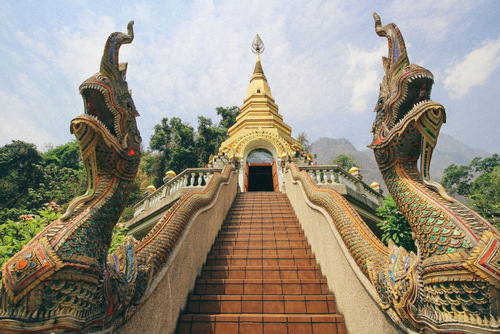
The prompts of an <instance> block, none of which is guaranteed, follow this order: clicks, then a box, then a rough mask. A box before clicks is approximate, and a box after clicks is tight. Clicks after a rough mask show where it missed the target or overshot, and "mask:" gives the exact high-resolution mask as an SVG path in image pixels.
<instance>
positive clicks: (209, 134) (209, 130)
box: [195, 116, 227, 166]
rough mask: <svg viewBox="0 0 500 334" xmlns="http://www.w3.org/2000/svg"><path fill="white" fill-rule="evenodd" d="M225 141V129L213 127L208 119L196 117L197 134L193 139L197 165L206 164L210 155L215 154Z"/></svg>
mask: <svg viewBox="0 0 500 334" xmlns="http://www.w3.org/2000/svg"><path fill="white" fill-rule="evenodd" d="M226 139H227V129H225V128H223V127H220V126H214V125H213V123H212V120H211V119H210V118H205V117H203V116H198V133H197V136H196V139H195V147H196V153H197V154H196V155H197V156H198V165H199V166H203V165H205V164H206V163H208V160H209V158H210V155H212V154H215V153H217V151H218V150H219V147H220V145H221V144H222V142H223V141H224V140H226Z"/></svg>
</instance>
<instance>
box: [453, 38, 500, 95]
mask: <svg viewBox="0 0 500 334" xmlns="http://www.w3.org/2000/svg"><path fill="white" fill-rule="evenodd" d="M499 64H500V38H499V39H497V40H495V41H488V42H485V43H484V44H483V45H482V46H481V47H480V48H478V49H476V50H473V51H472V52H470V53H469V54H468V55H466V56H465V57H464V58H463V59H462V60H461V61H460V62H457V63H454V64H452V65H451V66H450V67H449V68H448V69H446V71H445V73H446V78H445V79H444V87H445V88H446V89H448V94H449V96H450V98H452V99H459V98H462V97H463V96H465V95H466V94H467V93H468V92H469V90H470V89H471V88H472V87H474V86H479V85H482V84H484V83H485V82H486V80H488V78H489V77H490V75H491V74H492V73H493V72H494V71H495V70H496V68H497V67H498V65H499Z"/></svg>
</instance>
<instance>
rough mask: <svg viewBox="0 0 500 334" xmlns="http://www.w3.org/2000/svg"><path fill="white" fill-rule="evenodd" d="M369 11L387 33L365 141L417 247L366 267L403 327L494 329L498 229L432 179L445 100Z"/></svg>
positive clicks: (499, 282) (395, 32) (394, 31)
mask: <svg viewBox="0 0 500 334" xmlns="http://www.w3.org/2000/svg"><path fill="white" fill-rule="evenodd" d="M373 17H374V19H375V30H376V33H377V34H378V35H379V36H383V37H386V38H387V39H388V45H389V56H388V57H384V58H383V66H384V70H385V76H384V78H383V81H382V83H381V85H380V95H379V100H378V103H377V105H376V107H375V112H376V119H375V122H374V124H373V128H372V132H373V142H372V143H371V145H370V146H369V147H370V148H372V149H373V150H374V154H375V159H376V161H377V164H378V166H379V169H380V171H381V172H382V175H383V178H384V181H385V183H386V185H387V188H388V190H389V192H390V194H391V195H392V197H393V198H394V201H395V202H396V204H397V206H398V207H399V210H400V211H401V212H402V213H403V214H404V216H405V217H406V219H407V221H408V223H409V224H410V226H411V229H412V232H413V236H414V239H415V243H416V246H417V249H418V254H417V255H415V254H413V253H412V254H408V253H407V252H406V251H404V250H403V249H401V248H399V249H398V248H397V247H392V248H393V249H395V251H393V252H392V254H391V255H390V260H389V262H388V263H387V266H386V268H385V269H382V268H379V269H377V268H376V267H372V269H371V271H370V278H371V280H372V283H374V285H375V287H376V288H377V292H378V293H379V296H380V304H381V305H382V307H383V308H385V309H388V308H392V309H393V310H395V311H396V313H397V314H398V315H399V317H400V319H401V320H402V321H403V323H404V324H405V326H406V327H407V328H408V329H409V330H415V331H418V330H421V331H424V332H425V331H431V332H447V333H448V332H460V333H462V332H465V333H483V332H487V333H489V332H499V331H500V324H499V321H500V320H499V306H500V305H499V302H500V301H499V289H500V252H499V248H500V238H499V232H498V230H497V229H495V228H494V227H493V226H492V225H491V224H490V223H489V222H488V221H487V220H485V219H484V218H482V217H481V216H479V215H478V214H477V213H475V212H474V211H472V210H470V209H469V208H467V207H466V206H464V205H463V204H461V203H460V202H458V201H456V200H455V199H453V198H451V197H450V196H448V195H447V194H446V192H445V191H444V189H443V187H442V186H441V185H440V184H439V183H437V182H433V181H431V180H430V177H429V164H430V160H431V156H432V152H433V149H434V147H435V146H436V142H437V138H438V134H439V130H440V127H441V125H442V124H443V123H444V122H445V120H446V119H445V117H446V115H445V111H444V108H443V106H441V105H440V104H438V103H436V102H433V101H431V100H430V94H431V87H432V84H433V75H432V73H431V72H430V71H428V70H426V69H424V68H422V67H420V66H418V65H415V64H411V63H410V62H409V60H408V55H407V50H406V47H405V43H404V40H403V37H402V35H401V33H400V31H399V29H398V28H397V26H396V25H395V24H388V25H385V26H382V24H381V20H380V17H379V16H378V15H377V14H376V13H374V15H373ZM419 158H420V171H419V170H418V167H417V164H418V160H419ZM389 248H391V246H390V247H389Z"/></svg>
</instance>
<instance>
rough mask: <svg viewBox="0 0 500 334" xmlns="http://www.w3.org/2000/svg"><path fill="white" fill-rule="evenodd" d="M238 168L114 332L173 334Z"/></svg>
mask: <svg viewBox="0 0 500 334" xmlns="http://www.w3.org/2000/svg"><path fill="white" fill-rule="evenodd" d="M237 179H238V178H237V171H235V172H233V173H231V178H230V180H229V181H228V183H226V184H223V185H222V186H221V187H220V189H219V192H218V194H217V196H216V197H215V199H214V200H213V201H212V203H211V204H210V205H209V206H208V207H206V208H204V209H202V210H200V211H199V212H198V213H197V214H196V215H195V216H194V217H192V218H191V220H190V221H189V223H188V224H187V226H186V229H185V230H184V233H183V234H182V236H181V238H180V239H179V242H178V243H177V245H176V246H175V248H174V250H173V251H172V253H171V254H170V257H169V259H168V261H167V263H166V264H165V266H164V267H163V268H162V270H161V271H160V273H158V276H157V277H156V278H155V282H154V284H157V286H156V287H155V288H154V287H153V288H154V291H153V292H152V293H151V295H150V296H149V298H148V299H147V300H146V301H145V302H144V304H143V305H142V306H141V307H140V309H139V310H138V311H137V312H136V313H135V315H134V316H133V317H132V318H131V319H129V320H128V322H126V323H125V324H124V325H123V326H122V327H120V328H119V329H118V330H116V331H114V333H121V334H135V333H138V334H139V333H140V334H145V333H162V334H163V333H173V332H174V331H175V328H176V325H177V319H178V317H179V314H180V312H181V310H182V309H184V308H185V305H186V301H187V297H188V295H189V293H190V292H191V291H192V290H193V289H194V285H195V281H196V277H197V276H198V275H200V274H201V269H202V266H203V264H204V263H205V261H206V258H207V255H208V253H209V252H210V249H211V248H212V244H213V242H214V240H215V238H216V237H217V234H218V233H219V230H220V228H221V226H222V223H223V221H224V218H225V217H226V214H227V212H228V210H229V208H230V207H231V204H232V203H233V200H234V197H235V196H236V193H237V181H238V180H237Z"/></svg>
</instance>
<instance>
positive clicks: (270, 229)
mask: <svg viewBox="0 0 500 334" xmlns="http://www.w3.org/2000/svg"><path fill="white" fill-rule="evenodd" d="M220 232H222V233H241V234H253V233H285V232H286V233H302V229H301V228H300V225H298V224H290V225H289V226H274V225H271V224H269V225H262V226H261V227H257V226H251V225H239V226H235V225H230V224H227V225H224V226H223V227H222V228H221V230H220Z"/></svg>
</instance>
